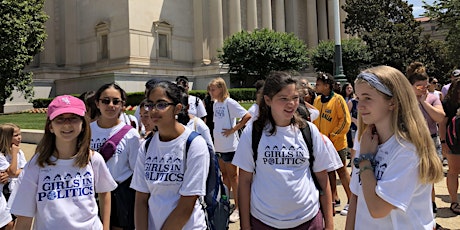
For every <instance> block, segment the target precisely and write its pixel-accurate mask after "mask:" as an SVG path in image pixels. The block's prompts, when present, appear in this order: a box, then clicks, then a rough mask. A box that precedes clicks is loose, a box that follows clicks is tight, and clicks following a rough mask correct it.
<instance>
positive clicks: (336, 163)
mask: <svg viewBox="0 0 460 230" xmlns="http://www.w3.org/2000/svg"><path fill="white" fill-rule="evenodd" d="M322 135H323V141H324V144H325V145H326V149H327V150H328V151H327V153H328V154H329V159H330V160H331V162H332V163H333V167H331V168H328V169H327V171H328V172H332V171H335V170H337V169H339V168H342V167H343V163H342V160H341V159H340V156H339V153H338V152H337V150H336V149H335V147H334V144H333V143H332V141H331V140H330V139H329V138H328V137H327V136H326V135H324V134H322Z"/></svg>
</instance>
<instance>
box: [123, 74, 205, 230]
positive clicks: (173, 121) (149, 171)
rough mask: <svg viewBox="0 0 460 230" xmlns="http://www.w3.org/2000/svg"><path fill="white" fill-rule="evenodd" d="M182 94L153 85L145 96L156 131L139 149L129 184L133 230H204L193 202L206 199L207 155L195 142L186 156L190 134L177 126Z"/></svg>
mask: <svg viewBox="0 0 460 230" xmlns="http://www.w3.org/2000/svg"><path fill="white" fill-rule="evenodd" d="M182 94H183V91H181V89H180V88H179V87H178V86H177V85H176V84H174V83H171V82H166V81H163V82H159V83H157V84H156V85H155V86H154V87H153V88H152V89H151V90H149V93H148V94H147V95H148V103H147V104H145V108H147V109H148V110H149V111H150V117H151V121H152V123H153V125H154V126H156V127H157V128H158V131H157V132H155V134H154V135H153V137H152V139H151V142H150V143H149V146H148V148H147V150H146V147H145V146H141V148H140V149H139V154H138V156H139V157H138V159H137V163H136V169H135V171H134V176H133V181H132V183H131V187H132V188H134V189H135V190H136V218H135V219H136V229H138V230H144V229H145V230H147V229H155V230H156V229H206V221H205V213H204V211H203V208H202V206H201V204H200V201H199V200H198V197H199V196H203V195H205V193H206V178H207V175H208V171H209V152H208V148H206V147H205V146H206V141H205V140H204V139H203V138H202V137H201V136H197V137H196V138H194V139H193V141H192V142H191V143H190V147H189V149H188V152H187V153H186V154H185V145H186V141H187V139H188V137H189V135H190V134H191V133H192V129H190V128H188V127H186V126H184V125H182V124H181V123H180V122H179V121H177V119H178V118H179V117H186V116H188V114H187V111H186V110H185V109H184V105H183V104H182V102H181V100H182V99H183V96H182ZM144 143H146V142H144ZM144 145H145V144H144ZM186 155H187V158H185V156H186Z"/></svg>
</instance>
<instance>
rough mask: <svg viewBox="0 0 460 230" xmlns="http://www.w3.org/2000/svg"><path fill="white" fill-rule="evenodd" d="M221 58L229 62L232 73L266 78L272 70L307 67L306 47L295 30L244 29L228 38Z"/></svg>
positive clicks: (225, 62)
mask: <svg viewBox="0 0 460 230" xmlns="http://www.w3.org/2000/svg"><path fill="white" fill-rule="evenodd" d="M219 58H220V61H221V62H222V63H223V64H228V66H229V72H230V73H236V74H239V75H241V76H243V77H248V76H255V78H257V79H263V78H265V77H266V76H267V75H268V73H270V72H271V71H273V70H279V71H286V70H294V71H298V70H301V69H302V68H304V67H305V65H306V63H307V48H306V45H305V43H304V42H303V41H301V40H300V39H298V38H297V37H296V36H295V35H294V34H292V33H280V32H274V31H271V30H268V29H261V30H255V31H254V32H247V31H241V32H239V33H236V34H234V35H232V36H231V37H229V38H227V39H225V41H224V45H223V47H222V51H221V52H220V54H219Z"/></svg>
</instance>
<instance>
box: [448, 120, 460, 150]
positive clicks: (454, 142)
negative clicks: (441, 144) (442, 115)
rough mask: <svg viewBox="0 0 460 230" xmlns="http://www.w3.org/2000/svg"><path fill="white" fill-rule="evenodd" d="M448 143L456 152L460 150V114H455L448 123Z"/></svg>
mask: <svg viewBox="0 0 460 230" xmlns="http://www.w3.org/2000/svg"><path fill="white" fill-rule="evenodd" d="M446 143H447V145H448V146H449V149H450V150H451V151H452V152H454V153H459V152H460V116H458V115H457V116H454V117H453V118H452V120H451V121H450V123H449V124H448V125H447V132H446Z"/></svg>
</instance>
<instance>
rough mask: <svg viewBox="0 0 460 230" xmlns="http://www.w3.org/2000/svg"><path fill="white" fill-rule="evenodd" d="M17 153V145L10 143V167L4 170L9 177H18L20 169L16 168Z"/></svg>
mask: <svg viewBox="0 0 460 230" xmlns="http://www.w3.org/2000/svg"><path fill="white" fill-rule="evenodd" d="M18 153H19V146H18V145H15V144H12V145H11V163H10V167H8V169H7V170H6V172H7V173H8V176H11V177H18V176H19V173H20V170H18Z"/></svg>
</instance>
